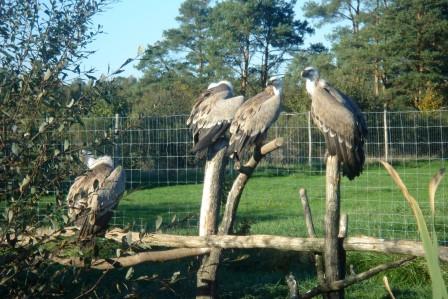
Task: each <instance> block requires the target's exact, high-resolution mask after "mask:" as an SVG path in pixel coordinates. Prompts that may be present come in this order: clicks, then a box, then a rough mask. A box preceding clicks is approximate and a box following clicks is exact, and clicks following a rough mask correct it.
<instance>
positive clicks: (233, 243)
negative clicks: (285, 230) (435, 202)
mask: <svg viewBox="0 0 448 299" xmlns="http://www.w3.org/2000/svg"><path fill="white" fill-rule="evenodd" d="M125 235H126V233H122V232H119V230H118V229H116V230H114V231H110V232H108V233H107V234H106V238H108V239H113V240H116V241H117V242H120V243H121V240H122V238H123V236H125ZM132 240H137V241H135V242H134V243H137V244H139V243H142V244H145V245H150V246H162V247H173V248H182V247H185V248H210V247H215V248H222V249H233V248H270V249H278V250H290V251H312V252H315V251H317V252H322V251H323V248H324V239H323V238H296V237H283V236H273V235H250V236H231V235H223V236H220V235H212V236H206V237H198V236H179V235H166V234H148V235H145V236H143V237H142V238H141V240H139V233H137V232H133V233H132ZM344 249H345V250H347V251H367V252H380V253H391V254H404V255H413V256H421V257H424V255H425V252H424V250H423V245H422V243H421V242H416V241H403V240H396V241H393V240H390V241H387V240H384V239H378V238H373V237H365V236H360V237H349V238H346V239H345V240H344ZM439 258H440V259H441V260H442V261H447V262H448V247H443V246H441V247H439Z"/></svg>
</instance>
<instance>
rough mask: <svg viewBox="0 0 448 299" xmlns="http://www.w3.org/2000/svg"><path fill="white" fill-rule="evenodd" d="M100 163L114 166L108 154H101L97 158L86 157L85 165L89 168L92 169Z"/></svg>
mask: <svg viewBox="0 0 448 299" xmlns="http://www.w3.org/2000/svg"><path fill="white" fill-rule="evenodd" d="M100 164H106V165H109V166H110V167H112V168H113V167H114V162H113V161H112V158H111V157H110V156H103V157H100V158H98V159H95V158H92V157H89V158H88V159H87V167H88V168H89V169H94V168H95V167H97V166H98V165H100Z"/></svg>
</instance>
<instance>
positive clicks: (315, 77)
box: [302, 66, 322, 94]
mask: <svg viewBox="0 0 448 299" xmlns="http://www.w3.org/2000/svg"><path fill="white" fill-rule="evenodd" d="M319 77H320V75H319V70H318V69H317V68H315V67H312V66H309V67H306V68H305V69H304V70H303V71H302V78H305V79H306V91H307V92H308V93H309V94H313V91H314V88H315V87H316V84H317V82H319ZM321 81H322V80H321Z"/></svg>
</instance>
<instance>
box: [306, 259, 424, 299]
mask: <svg viewBox="0 0 448 299" xmlns="http://www.w3.org/2000/svg"><path fill="white" fill-rule="evenodd" d="M413 259H415V257H414V256H412V257H406V258H403V259H401V260H398V261H395V262H391V263H387V264H381V265H378V266H376V267H374V268H372V269H369V270H367V271H365V272H362V273H359V274H356V275H353V276H348V277H347V278H345V279H343V280H337V281H333V282H331V283H329V284H326V285H319V286H317V287H315V288H313V289H311V290H309V291H308V292H306V293H305V294H303V295H302V299H308V298H313V297H315V296H317V295H320V294H322V293H327V292H331V291H338V290H342V289H344V288H346V287H348V286H351V285H352V284H355V283H358V282H361V281H363V280H366V279H369V278H370V277H372V276H374V275H376V274H378V273H380V272H382V271H386V270H389V269H393V268H398V267H400V266H402V265H403V264H405V263H407V262H409V261H411V260H413Z"/></svg>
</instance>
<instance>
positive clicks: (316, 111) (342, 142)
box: [311, 82, 367, 180]
mask: <svg viewBox="0 0 448 299" xmlns="http://www.w3.org/2000/svg"><path fill="white" fill-rule="evenodd" d="M320 84H322V85H323V86H318V87H317V88H316V89H315V91H314V93H313V95H312V105H311V112H312V116H313V120H314V122H315V124H316V125H317V126H318V127H319V129H320V130H321V132H322V133H323V134H324V136H325V141H326V144H327V149H328V152H329V154H330V155H337V156H338V159H339V160H340V161H341V162H342V171H343V174H344V175H345V176H347V177H348V178H349V179H351V180H352V179H354V178H355V177H356V176H359V175H360V174H361V172H362V169H363V165H364V161H365V154H364V142H365V138H366V137H367V125H366V122H365V119H364V116H363V115H362V113H361V111H360V110H359V108H358V106H357V105H356V103H355V102H353V100H351V99H350V98H349V97H348V96H346V95H344V94H343V93H342V92H340V91H339V90H337V89H335V88H333V87H331V86H329V85H328V84H326V83H323V82H320Z"/></svg>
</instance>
